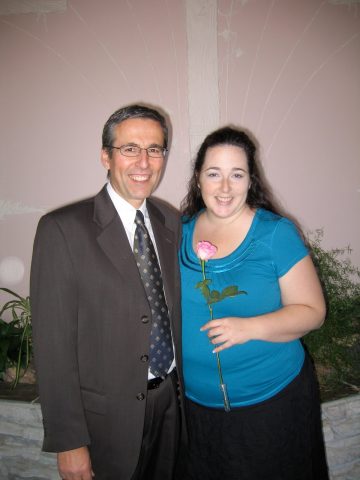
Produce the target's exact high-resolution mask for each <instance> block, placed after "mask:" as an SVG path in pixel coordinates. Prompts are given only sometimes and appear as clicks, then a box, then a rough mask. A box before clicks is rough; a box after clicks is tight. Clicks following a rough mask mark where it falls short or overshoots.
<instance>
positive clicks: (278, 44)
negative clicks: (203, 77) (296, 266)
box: [218, 0, 360, 265]
mask: <svg viewBox="0 0 360 480" xmlns="http://www.w3.org/2000/svg"><path fill="white" fill-rule="evenodd" d="M218 8H219V12H220V14H219V17H218V30H219V43H218V50H219V54H218V55H219V59H220V60H219V72H220V73H219V78H220V87H219V91H220V119H221V122H222V123H228V122H230V123H235V124H237V125H241V126H244V127H246V128H248V129H249V130H251V131H252V133H253V134H254V135H255V136H256V138H257V140H258V142H259V143H260V145H261V159H262V162H263V165H264V168H265V172H266V173H267V177H268V179H269V180H270V183H271V185H272V186H273V188H274V190H275V192H276V193H277V195H278V197H280V199H281V201H282V203H283V205H284V206H285V207H286V208H287V209H288V210H289V211H290V212H291V213H293V214H294V215H295V216H296V217H297V218H298V219H299V221H300V222H301V223H302V225H303V227H304V229H305V230H315V229H317V228H324V245H325V246H326V247H342V246H346V245H348V244H350V245H351V246H352V248H353V250H354V251H353V261H354V262H355V263H356V264H357V265H360V208H359V206H360V141H359V137H360V3H359V2H354V1H346V0H343V1H342V0H333V1H326V2H325V1H320V0H301V1H299V0H278V1H275V0H272V1H270V0H255V1H243V2H236V1H231V0H219V2H218Z"/></svg>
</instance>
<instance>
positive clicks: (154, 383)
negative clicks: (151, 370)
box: [147, 377, 166, 390]
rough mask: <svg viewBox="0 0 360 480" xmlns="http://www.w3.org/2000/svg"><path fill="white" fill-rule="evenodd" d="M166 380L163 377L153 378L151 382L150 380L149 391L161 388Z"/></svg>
mask: <svg viewBox="0 0 360 480" xmlns="http://www.w3.org/2000/svg"><path fill="white" fill-rule="evenodd" d="M165 378H166V377H165ZM165 378H162V377H155V378H151V379H150V380H148V384H147V389H148V390H154V389H155V388H159V387H160V385H161V384H162V382H163V381H164V380H165Z"/></svg>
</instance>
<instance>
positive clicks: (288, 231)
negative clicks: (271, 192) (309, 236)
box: [272, 218, 309, 277]
mask: <svg viewBox="0 0 360 480" xmlns="http://www.w3.org/2000/svg"><path fill="white" fill-rule="evenodd" d="M308 253H309V252H308V249H307V248H306V246H305V244H304V242H303V240H302V238H301V236H300V233H299V231H298V230H297V228H296V227H295V225H294V224H293V222H291V221H290V220H288V219H286V218H281V219H280V220H279V222H278V224H277V226H276V229H275V230H274V233H273V238H272V255H273V262H274V267H275V270H276V272H277V275H278V277H282V276H283V275H285V273H287V272H288V271H289V270H290V269H291V268H292V267H293V266H294V265H295V264H296V263H297V262H299V261H300V260H302V259H303V258H304V257H306V255H308Z"/></svg>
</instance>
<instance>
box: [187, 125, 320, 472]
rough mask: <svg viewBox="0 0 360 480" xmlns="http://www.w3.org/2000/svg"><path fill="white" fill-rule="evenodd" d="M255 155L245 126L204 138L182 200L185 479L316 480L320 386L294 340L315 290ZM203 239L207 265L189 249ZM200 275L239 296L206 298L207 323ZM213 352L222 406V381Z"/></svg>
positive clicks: (307, 322) (310, 315)
mask: <svg viewBox="0 0 360 480" xmlns="http://www.w3.org/2000/svg"><path fill="white" fill-rule="evenodd" d="M255 151H256V148H255V145H254V143H253V142H252V141H251V140H250V138H249V137H248V136H247V135H246V134H245V133H244V132H242V131H238V130H236V129H234V128H229V127H226V128H222V129H220V130H217V131H215V132H213V133H212V134H210V135H209V136H208V137H206V139H205V140H204V142H203V144H202V145H201V147H200V149H199V152H198V155H197V158H196V162H195V166H194V172H193V176H192V178H191V180H190V183H189V192H188V194H187V196H186V198H185V199H184V201H183V204H182V211H183V214H184V225H183V241H182V247H181V252H180V265H181V273H182V296H183V297H182V307H183V362H184V376H185V386H186V396H187V404H186V411H187V415H188V417H187V418H188V428H189V436H190V448H189V451H188V455H187V461H186V473H184V475H183V477H182V478H184V479H199V480H200V479H201V480H212V479H214V480H220V479H221V480H233V479H234V480H235V479H236V480H238V479H241V480H262V479H267V480H297V479H298V480H300V479H301V480H323V479H327V478H328V473H327V466H326V460H325V452H324V443H323V438H322V429H321V417H320V403H319V397H318V390H317V383H316V380H315V376H314V372H313V368H312V364H311V362H310V360H309V358H308V356H307V354H306V353H305V351H304V349H303V346H302V343H301V341H300V338H301V337H302V336H303V335H305V334H306V333H308V332H309V331H311V330H314V329H317V328H319V327H320V326H321V325H322V323H323V321H324V317H325V303H324V298H323V295H322V290H321V286H320V283H319V280H318V277H317V274H316V271H315V268H314V266H313V263H312V261H311V258H310V256H309V253H308V250H307V248H306V247H305V245H304V243H303V241H302V238H301V235H300V234H299V232H298V230H297V228H296V227H295V226H294V224H293V223H292V222H291V221H290V220H288V219H286V218H284V217H282V216H280V214H279V212H278V210H277V208H276V206H275V205H274V203H273V202H272V200H271V197H270V194H269V191H268V189H267V188H266V186H265V183H264V180H263V179H262V178H261V175H260V171H259V167H258V166H257V163H256V159H255ZM200 241H208V242H211V244H213V245H214V246H216V247H217V249H216V253H215V255H214V256H213V257H212V258H211V259H210V260H208V261H206V262H205V264H204V265H205V271H203V270H202V267H201V264H200V261H199V258H198V256H197V254H196V247H197V244H198V242H200ZM204 273H205V276H206V279H207V280H206V281H207V282H208V280H210V282H211V283H207V286H208V287H209V289H210V290H216V291H217V292H222V291H223V290H224V288H226V287H228V286H235V287H237V289H238V290H239V291H245V292H246V293H244V294H234V296H228V297H226V298H224V299H221V300H220V301H217V302H215V303H212V304H211V307H212V309H213V320H211V317H210V312H209V305H208V304H207V303H206V301H205V298H204V291H203V290H202V289H201V288H199V285H197V284H198V282H201V281H202V279H203V278H204V277H203V275H204ZM196 285H197V288H195V286H196ZM200 285H201V284H200ZM208 293H209V291H208ZM238 293H239V292H238ZM217 352H218V353H219V352H221V353H219V359H220V362H221V363H220V367H221V370H222V376H223V381H224V383H225V384H226V385H227V392H228V399H229V402H230V412H225V410H224V399H223V396H222V393H221V390H220V388H219V369H218V366H217V360H216V355H215V354H216V353H217Z"/></svg>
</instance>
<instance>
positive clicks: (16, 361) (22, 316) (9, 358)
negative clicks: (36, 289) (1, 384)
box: [0, 288, 32, 388]
mask: <svg viewBox="0 0 360 480" xmlns="http://www.w3.org/2000/svg"><path fill="white" fill-rule="evenodd" d="M0 290H1V291H3V292H5V293H8V294H9V295H11V296H12V297H13V298H12V299H11V300H9V301H7V302H6V303H5V304H4V305H3V306H2V308H1V310H0V377H1V378H2V380H5V381H6V380H7V381H9V372H11V371H13V375H10V381H11V383H12V388H15V387H16V386H17V385H18V383H19V381H20V379H21V377H23V376H24V374H25V373H26V371H27V370H28V368H29V366H30V362H31V360H32V329H31V310H30V298H29V297H22V296H20V295H18V294H17V293H15V292H13V291H12V290H9V289H7V288H0ZM8 313H10V318H5V316H6V315H7V314H8Z"/></svg>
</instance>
